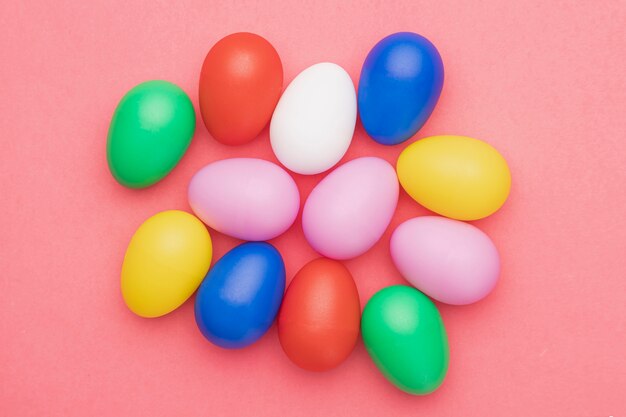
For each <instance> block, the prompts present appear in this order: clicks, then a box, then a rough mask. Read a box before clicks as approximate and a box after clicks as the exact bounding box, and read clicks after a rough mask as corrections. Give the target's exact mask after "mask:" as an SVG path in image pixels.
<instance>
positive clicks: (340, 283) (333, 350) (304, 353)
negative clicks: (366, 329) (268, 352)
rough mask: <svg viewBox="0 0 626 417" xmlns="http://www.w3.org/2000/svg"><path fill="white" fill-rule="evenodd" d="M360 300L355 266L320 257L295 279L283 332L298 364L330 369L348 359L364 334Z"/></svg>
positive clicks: (281, 335)
mask: <svg viewBox="0 0 626 417" xmlns="http://www.w3.org/2000/svg"><path fill="white" fill-rule="evenodd" d="M360 321H361V305H360V302H359V293H358V291H357V288H356V285H355V284H354V280H353V279H352V275H350V271H348V269H347V268H346V267H345V266H343V265H342V264H341V263H339V262H337V261H333V260H331V259H326V258H320V259H316V260H314V261H311V262H309V263H308V264H306V265H305V266H304V267H303V268H302V269H301V270H300V271H299V272H298V273H297V274H296V276H295V277H294V278H293V280H292V281H291V284H290V285H289V288H287V292H286V293H285V296H284V298H283V304H282V307H281V310H280V313H279V316H278V337H279V339H280V344H281V345H282V347H283V350H284V351H285V353H286V354H287V356H288V357H289V359H291V361H292V362H293V363H295V364H296V365H298V366H299V367H301V368H304V369H307V370H310V371H325V370H328V369H332V368H334V367H336V366H338V365H339V364H340V363H341V362H343V361H344V360H345V359H346V358H347V357H348V355H350V352H352V350H353V349H354V345H355V344H356V341H357V339H358V337H359V326H360Z"/></svg>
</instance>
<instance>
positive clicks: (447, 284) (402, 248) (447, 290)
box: [390, 216, 500, 305]
mask: <svg viewBox="0 0 626 417" xmlns="http://www.w3.org/2000/svg"><path fill="white" fill-rule="evenodd" d="M390 249H391V258H392V259H393V262H394V264H395V265H396V267H397V268H398V270H399V271H400V273H401V274H402V275H403V276H404V278H405V279H406V280H407V281H409V282H410V283H411V284H412V285H413V286H415V288H417V289H418V290H420V291H422V292H423V293H425V294H426V295H428V296H430V297H432V298H434V299H435V300H438V301H441V302H442V303H446V304H456V305H462V304H471V303H474V302H476V301H478V300H480V299H482V298H484V297H485V296H487V294H489V293H490V292H491V290H493V288H494V287H495V285H496V282H497V281H498V277H499V275H500V256H499V255H498V250H497V249H496V247H495V245H494V244H493V242H492V241H491V239H490V238H489V236H487V235H486V234H485V233H484V232H482V231H481V230H480V229H478V228H477V227H475V226H472V225H471V224H468V223H464V222H461V221H458V220H452V219H448V218H445V217H439V216H424V217H416V218H413V219H410V220H407V221H405V222H404V223H402V224H401V225H400V226H398V227H397V228H396V230H395V231H394V232H393V235H392V236H391V245H390Z"/></svg>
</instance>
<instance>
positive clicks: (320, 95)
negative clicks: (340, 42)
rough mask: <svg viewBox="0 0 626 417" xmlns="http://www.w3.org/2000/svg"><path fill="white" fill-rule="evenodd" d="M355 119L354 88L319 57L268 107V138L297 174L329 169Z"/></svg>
mask: <svg viewBox="0 0 626 417" xmlns="http://www.w3.org/2000/svg"><path fill="white" fill-rule="evenodd" d="M355 123H356V93H355V91H354V84H352V80H351V79H350V76H349V75H348V73H347V72H346V71H345V70H344V69H343V68H341V67H340V66H339V65H337V64H333V63H330V62H323V63H320V64H315V65H313V66H311V67H309V68H307V69H305V70H304V71H302V72H301V73H300V74H298V76H297V77H296V78H294V80H293V81H292V82H291V84H289V86H288V87H287V89H286V90H285V92H284V93H283V95H282V97H281V98H280V100H279V101H278V105H277V106H276V109H275V110H274V115H273V116H272V121H271V124H270V141H271V143H272V149H273V150H274V154H275V155H276V157H277V158H278V160H279V161H280V162H281V163H282V164H283V165H284V166H285V167H287V168H288V169H290V170H291V171H293V172H296V173H298V174H305V175H313V174H319V173H320V172H324V171H326V170H328V169H330V168H331V167H332V166H333V165H335V164H336V163H337V162H339V160H340V159H341V158H342V157H343V155H344V154H345V153H346V151H347V150H348V147H349V146H350V142H351V141H352V135H353V134H354V126H355Z"/></svg>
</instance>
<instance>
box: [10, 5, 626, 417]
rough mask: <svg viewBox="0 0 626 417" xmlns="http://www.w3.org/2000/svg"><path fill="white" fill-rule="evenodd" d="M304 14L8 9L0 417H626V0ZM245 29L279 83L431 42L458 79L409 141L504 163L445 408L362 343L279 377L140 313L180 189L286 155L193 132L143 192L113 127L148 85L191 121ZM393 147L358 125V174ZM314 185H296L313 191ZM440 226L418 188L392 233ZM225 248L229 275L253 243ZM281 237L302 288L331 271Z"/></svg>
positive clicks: (442, 396)
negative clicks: (140, 258)
mask: <svg viewBox="0 0 626 417" xmlns="http://www.w3.org/2000/svg"><path fill="white" fill-rule="evenodd" d="M231 3H233V4H231ZM234 3H237V5H234ZM297 3H300V2H296V1H294V2H284V3H282V4H281V2H276V1H248V2H241V1H237V2H230V1H224V2H222V3H219V4H218V3H216V2H210V1H155V0H146V1H142V2H135V1H129V0H124V1H117V0H115V1H111V0H106V1H78V0H74V1H33V0H31V1H20V0H8V1H7V0H3V1H2V5H1V6H0V54H1V56H0V59H1V62H2V64H1V65H0V80H1V88H0V91H1V93H0V114H1V117H0V140H1V141H2V142H1V144H2V148H1V152H0V196H1V197H2V202H1V203H0V204H1V207H2V212H1V214H2V215H1V216H0V231H1V233H2V238H1V240H0V245H1V246H0V262H1V266H2V272H3V273H2V276H1V278H0V415H2V416H48V415H49V416H72V415H83V416H91V415H93V416H95V415H104V416H122V415H135V416H139V415H145V416H174V415H175V416H191V415H205V416H225V415H244V414H248V415H255V416H266V415H267V416H270V415H272V416H277V415H289V416H297V415H320V416H337V415H359V416H382V415H387V416H487V415H491V416H495V415H498V416H524V415H534V416H609V415H613V416H626V395H625V392H626V358H625V353H626V222H625V220H624V215H625V209H626V163H625V157H626V145H625V143H626V123H625V118H626V116H625V111H626V107H625V106H626V69H625V68H626V42H625V39H626V35H625V27H626V6H625V3H624V2H623V1H545V0H528V1H519V2H505V1H499V0H493V1H486V0H485V1H466V0H458V1H431V2H426V1H416V0H403V1H367V2H359V1H344V2H342V1H336V0H328V1H310V2H307V5H306V6H305V5H297ZM241 30H247V31H253V32H257V33H260V34H262V35H263V36H265V37H266V38H267V39H269V40H270V41H271V42H272V43H273V44H274V46H275V47H276V49H277V50H278V52H279V54H280V56H281V58H282V60H283V65H284V69H285V76H286V78H285V81H286V83H287V82H288V81H290V80H291V79H293V77H294V76H295V75H296V74H297V73H298V72H299V71H301V70H302V69H304V68H305V67H307V66H309V65H311V64H314V63H317V62H320V61H326V60H328V61H333V62H336V63H338V64H340V65H342V66H343V67H344V68H346V69H347V70H348V72H349V73H350V74H351V76H352V78H353V80H354V81H355V83H356V82H357V80H358V75H359V71H360V67H361V64H362V62H363V59H364V58H365V55H366V54H367V52H368V50H369V49H370V48H371V47H372V46H373V45H374V43H375V42H376V41H377V40H379V39H380V38H382V37H383V36H385V35H387V34H389V33H392V32H396V31H400V30H410V31H415V32H418V33H421V34H423V35H425V36H427V37H428V38H430V39H431V40H432V41H433V42H434V43H435V44H436V45H437V47H438V48H439V51H440V52H441V54H442V56H443V60H444V64H445V68H446V80H445V86H444V90H443V94H442V97H441V100H440V102H439V105H438V107H437V109H436V110H435V112H434V114H433V116H432V117H431V119H430V120H429V122H428V123H427V125H426V126H425V127H424V128H423V129H422V131H420V132H419V133H418V135H417V137H416V139H417V138H420V137H424V136H429V135H433V134H442V133H454V134H464V135H469V136H473V137H477V138H481V139H484V140H486V141H488V142H490V143H492V144H493V145H495V146H496V147H497V148H498V149H499V150H500V151H501V152H502V154H503V155H504V156H505V157H506V158H507V159H508V161H509V164H510V167H511V171H512V174H513V189H512V193H511V196H510V198H509V201H508V202H507V204H506V205H505V206H504V207H503V208H502V210H500V211H499V212H498V213H497V214H495V215H494V216H492V217H491V218H489V219H486V220H483V221H479V222H476V224H477V225H478V226H479V227H481V228H482V229H483V230H485V231H486V232H487V233H488V234H489V235H490V236H491V237H492V238H493V240H494V242H495V243H496V245H497V246H498V248H499V249H500V251H501V255H502V264H503V273H502V276H501V281H500V283H499V284H498V286H497V288H496V290H495V291H494V292H493V293H492V295H491V296H489V297H488V298H487V299H485V300H483V301H482V302H479V303H478V304H475V305H472V306H468V307H451V306H444V305H441V306H440V308H441V313H442V315H443V318H444V321H445V323H446V326H447V329H448V333H449V338H450V345H451V362H450V371H449V374H448V377H447V380H446V382H445V384H444V385H443V387H442V388H441V389H440V390H439V391H437V392H436V393H435V394H433V395H430V396H428V397H412V396H409V395H406V394H403V393H402V392H400V391H398V390H396V389H395V388H394V387H392V386H391V385H390V384H389V383H387V381H386V380H385V379H384V378H383V377H382V376H381V375H380V374H379V372H378V371H377V370H376V368H375V367H374V365H373V363H372V362H371V360H370V359H369V358H368V356H367V354H366V352H365V349H364V347H363V344H362V343H361V342H359V344H358V345H357V348H356V349H355V351H354V353H353V355H352V356H350V358H349V359H348V360H347V361H346V362H345V363H344V364H343V365H342V366H341V367H340V368H338V369H336V370H334V371H332V372H328V373H324V374H314V373H308V372H305V371H302V370H300V369H298V368H296V367H295V366H294V365H292V364H291V363H290V362H289V361H288V360H287V358H286V357H285V355H284V354H283V352H282V351H281V348H280V345H279V343H278V340H277V336H276V330H275V328H272V330H271V331H270V332H269V333H268V334H267V335H266V336H265V337H264V338H263V339H262V340H261V341H260V342H259V343H257V344H255V345H253V346H252V347H250V348H248V349H245V350H241V351H224V350H220V349H219V348H216V347H214V346H212V345H210V344H209V343H208V342H206V341H205V340H204V339H203V338H202V336H201V335H200V333H199V332H198V330H197V328H196V325H195V323H194V319H193V302H187V303H186V304H185V305H184V306H183V307H182V308H181V309H179V310H177V311H176V312H174V313H172V314H170V315H169V316H166V317H163V318H161V319H157V320H145V319H140V318H138V317H136V316H134V315H133V314H131V313H130V312H129V311H128V310H127V308H126V307H125V305H124V303H123V301H122V298H121V296H120V290H119V282H118V281H119V273H120V267H121V263H122V259H123V256H124V251H125V248H126V245H127V243H128V241H129V239H130V237H131V235H132V234H133V232H134V230H135V229H136V228H137V227H138V226H139V224H140V223H141V222H142V221H143V220H145V219H146V218H147V217H149V216H151V215H152V214H154V213H156V212H158V211H161V210H165V209H173V208H178V209H185V210H188V209H189V207H188V205H187V202H186V196H185V190H186V186H187V183H188V181H189V179H190V177H191V176H192V175H193V173H194V172H195V171H196V170H198V169H199V168H200V167H202V166H203V165H205V164H206V163H208V162H209V161H213V160H216V159H220V158H225V157H230V156H261V157H264V158H267V159H271V160H273V159H274V157H273V155H272V153H271V150H270V147H269V141H268V135H267V130H266V131H265V132H264V133H263V134H262V135H261V137H260V138H258V139H257V140H255V141H254V142H253V143H252V144H250V145H248V146H243V147H238V148H228V147H225V146H222V145H219V144H218V143H216V142H215V141H214V140H213V139H211V138H210V137H209V135H208V133H207V132H206V129H205V128H204V126H203V125H202V123H201V122H200V121H199V123H198V128H197V133H196V136H195V138H194V140H193V143H192V145H191V147H190V149H189V152H188V153H187V155H186V156H185V157H184V158H183V160H182V161H181V163H180V165H179V166H178V167H177V168H176V169H175V170H174V171H173V172H172V174H171V175H170V176H169V177H167V178H166V179H165V180H164V181H163V182H162V183H160V184H158V185H156V186H154V187H152V188H150V189H146V190H142V191H132V190H128V189H125V188H123V187H121V186H120V185H118V184H117V183H116V182H115V181H114V180H113V179H112V177H111V176H110V174H109V172H108V170H107V165H106V159H105V142H106V132H107V128H108V124H109V119H110V116H111V114H112V112H113V110H114V108H115V106H116V104H117V102H118V100H119V99H120V98H121V96H122V95H123V94H124V93H125V92H126V91H127V90H128V89H129V88H131V87H132V86H133V85H135V84H137V83H139V82H141V81H145V80H148V79H154V78H162V79H166V80H170V81H172V82H175V83H177V84H178V85H180V86H181V87H182V88H183V89H185V90H186V91H187V92H188V93H189V94H190V96H191V98H192V100H193V101H194V103H195V104H196V105H197V93H196V89H197V84H198V75H199V72H200V66H201V64H202V61H203V58H204V56H205V54H206V53H207V51H208V50H209V48H210V47H211V45H212V44H213V43H214V42H216V41H217V40H218V39H219V38H221V37H222V36H224V35H226V34H228V33H231V32H235V31H241ZM285 85H286V84H285ZM401 149H402V146H396V147H383V146H379V145H376V144H375V143H374V142H373V141H371V140H370V139H368V138H367V137H366V136H365V135H364V133H363V128H362V127H361V126H360V125H358V127H357V131H356V135H355V138H354V142H353V146H352V147H351V148H350V151H349V152H348V155H346V157H345V158H344V160H349V159H352V158H354V157H356V156H360V155H370V154H376V155H381V156H383V157H385V158H386V159H388V160H389V161H391V162H395V159H396V157H397V155H398V154H399V152H400V151H401ZM319 178H320V176H317V177H308V178H305V177H301V176H296V180H297V181H298V184H299V185H300V187H301V191H302V196H303V197H305V196H306V195H308V193H309V192H310V190H311V188H312V187H313V185H314V184H315V183H316V182H317V181H318V180H319ZM424 213H426V210H424V209H422V208H420V207H418V206H417V205H416V204H415V203H413V202H412V201H411V200H410V199H409V198H408V197H407V195H406V194H404V193H403V194H402V196H401V199H400V204H399V210H398V212H397V215H396V216H395V218H394V220H393V224H392V226H391V228H390V230H393V227H395V226H396V225H398V224H399V223H400V222H401V221H403V220H405V219H407V218H410V217H413V216H415V215H420V214H424ZM212 235H213V238H214V242H215V253H216V258H218V257H220V256H221V255H222V254H223V253H224V252H225V251H227V250H228V249H229V248H231V247H232V246H233V245H235V244H236V243H237V242H236V241H235V240H234V239H230V238H226V237H224V236H220V235H218V234H217V233H212ZM273 243H274V244H275V245H276V246H277V247H278V248H279V249H280V250H281V252H282V253H283V255H284V257H285V259H286V263H287V269H288V277H289V278H288V279H290V278H291V276H293V274H294V273H295V272H296V271H297V269H298V268H299V267H301V266H302V265H303V264H304V263H305V262H306V261H308V260H310V259H312V258H314V257H315V256H316V255H315V253H314V252H313V251H312V250H311V249H310V248H309V247H308V246H307V245H306V242H305V241H304V239H303V237H302V230H301V226H300V225H299V224H298V223H297V224H296V225H295V226H294V227H293V228H292V229H291V230H290V231H289V232H288V233H286V234H285V235H284V236H282V237H280V238H278V239H276V240H274V241H273ZM388 246H389V231H388V233H387V234H386V235H385V237H384V238H383V239H382V240H381V242H380V243H379V244H378V245H377V246H376V247H375V248H374V249H373V250H372V251H370V252H369V253H367V254H365V255H364V256H361V257H359V258H358V259H355V260H352V261H350V262H347V266H348V268H349V269H350V270H351V271H352V273H353V275H354V277H355V279H356V281H357V285H358V287H359V292H360V295H361V300H362V303H363V304H364V303H365V301H366V300H368V299H369V297H370V296H371V295H372V294H373V293H374V292H375V291H377V290H379V289H380V288H382V287H384V286H387V285H390V284H396V283H401V282H403V280H402V279H401V278H400V276H399V274H398V272H397V271H396V270H395V269H394V267H393V265H392V264H391V261H390V258H389V254H388V250H389V248H388Z"/></svg>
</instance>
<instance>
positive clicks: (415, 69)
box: [358, 32, 443, 145]
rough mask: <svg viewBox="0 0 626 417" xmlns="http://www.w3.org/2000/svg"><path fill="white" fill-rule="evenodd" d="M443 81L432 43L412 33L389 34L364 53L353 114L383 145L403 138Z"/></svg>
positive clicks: (426, 113) (426, 112)
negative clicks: (356, 111)
mask: <svg viewBox="0 0 626 417" xmlns="http://www.w3.org/2000/svg"><path fill="white" fill-rule="evenodd" d="M442 87H443V62H442V61H441V56H439V52H438V51H437V48H435V46H434V45H433V44H432V43H430V41H429V40H428V39H426V38H425V37H423V36H420V35H418V34H417V33H410V32H400V33H394V34H393V35H389V36H387V37H386V38H384V39H383V40H381V41H380V42H378V43H377V44H376V46H374V48H373V49H372V50H371V51H370V53H369V54H368V55H367V58H365V62H364V63H363V69H362V70H361V79H360V80H359V96H358V105H359V116H360V117H361V122H362V123H363V127H364V128H365V131H366V132H367V134H368V135H370V136H371V137H372V139H374V140H375V141H376V142H378V143H381V144H383V145H396V144H398V143H402V142H404V141H405V140H407V139H409V138H410V137H411V136H413V135H414V134H415V133H417V131H418V130H420V129H421V127H422V126H423V125H424V123H426V120H428V118H429V117H430V114H431V113H432V112H433V109H434V108H435V104H437V100H439V95H440V94H441V88H442Z"/></svg>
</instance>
